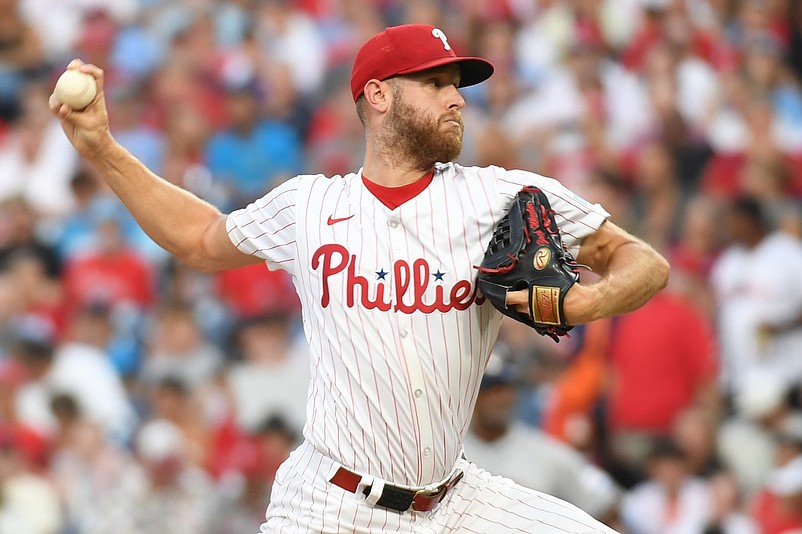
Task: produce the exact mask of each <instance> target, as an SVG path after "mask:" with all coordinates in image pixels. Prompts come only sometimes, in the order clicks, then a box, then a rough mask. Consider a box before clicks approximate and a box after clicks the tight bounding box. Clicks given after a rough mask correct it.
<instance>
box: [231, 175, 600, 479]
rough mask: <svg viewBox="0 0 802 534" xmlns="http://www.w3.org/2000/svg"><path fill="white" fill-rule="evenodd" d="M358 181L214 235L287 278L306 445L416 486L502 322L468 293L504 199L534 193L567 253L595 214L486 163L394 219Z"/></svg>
mask: <svg viewBox="0 0 802 534" xmlns="http://www.w3.org/2000/svg"><path fill="white" fill-rule="evenodd" d="M360 177H361V172H360V173H356V174H350V175H347V176H345V177H340V176H337V177H334V178H326V177H325V176H321V175H317V176H299V177H296V178H293V179H291V180H289V181H287V182H286V183H284V184H282V185H281V186H279V187H278V188H276V189H275V190H274V191H272V192H271V193H269V194H268V195H267V196H265V197H264V198H262V199H260V200H259V201H257V202H255V203H253V204H251V205H250V206H248V207H247V208H245V209H243V210H239V211H236V212H234V213H232V214H231V215H230V216H229V217H228V220H227V229H228V232H229V236H230V238H231V240H232V242H233V243H235V244H236V245H237V246H238V248H239V249H240V250H242V251H243V252H245V253H248V254H253V255H256V256H258V257H260V258H263V259H264V260H266V262H267V264H268V266H270V267H271V268H282V269H286V270H287V271H288V272H289V273H290V274H292V276H293V280H294V283H295V285H296V288H297V290H298V294H299V295H300V298H301V301H302V303H303V311H302V313H303V322H304V330H305V333H306V336H307V339H308V341H309V345H310V354H311V371H312V381H311V385H310V389H309V404H308V409H307V425H306V427H305V429H304V436H305V438H306V439H307V440H308V441H309V442H310V443H311V444H313V445H314V446H315V447H316V448H317V449H318V450H319V451H321V452H322V453H323V454H325V455H326V456H327V457H328V458H331V459H333V460H335V461H337V462H339V463H341V464H343V465H345V466H347V467H348V468H350V469H352V470H355V471H359V472H363V473H369V474H371V475H374V476H378V477H381V478H383V479H385V480H389V481H392V482H393V483H395V484H401V485H407V486H413V487H419V486H423V485H427V484H429V483H431V482H432V481H436V480H440V479H442V478H444V476H445V475H446V474H447V473H448V472H449V471H450V470H451V468H452V467H453V466H454V464H455V462H456V461H457V459H458V458H459V455H460V451H461V445H460V441H461V438H462V435H463V433H464V432H465V430H466V428H467V426H468V424H469V422H470V417H471V413H472V411H473V406H474V402H475V400H476V394H477V391H478V386H479V381H480V379H481V376H482V372H483V370H484V366H485V364H486V361H487V357H488V355H489V352H490V349H491V347H492V345H493V343H494V342H495V339H496V336H497V334H498V328H499V325H500V322H501V317H502V315H501V314H500V313H498V312H497V311H496V310H495V309H493V307H492V306H491V305H490V304H489V303H485V302H484V299H483V298H482V297H481V295H479V296H477V295H476V290H475V287H476V286H475V278H476V270H475V269H474V267H473V266H474V265H478V264H479V263H480V262H481V260H482V257H483V255H484V250H485V246H486V243H487V242H488V240H489V239H490V236H491V235H492V232H493V229H494V227H495V225H496V223H497V221H498V220H499V219H500V218H501V217H502V216H503V215H504V213H506V210H507V209H508V207H509V205H510V201H511V200H512V197H513V196H514V195H515V194H516V193H517V192H518V191H519V190H520V189H521V187H522V186H524V185H536V186H538V187H540V188H541V189H543V190H544V191H545V192H546V194H547V195H548V196H549V200H550V201H551V202H552V207H553V208H554V209H555V210H556V211H557V213H558V217H557V221H558V224H559V225H560V228H561V230H562V231H563V233H564V237H565V241H566V244H567V245H568V246H569V248H570V249H572V252H573V253H575V254H576V252H577V251H578V248H579V243H580V241H581V239H582V238H583V237H584V236H586V235H588V234H589V233H591V232H592V231H593V230H594V229H595V228H597V227H598V226H599V225H600V224H601V222H602V221H603V220H604V218H605V217H606V216H607V213H606V212H605V211H604V210H602V209H601V208H600V207H598V206H595V205H591V204H589V203H587V202H585V201H583V200H582V199H579V198H578V197H576V196H575V195H574V194H573V193H571V192H570V191H568V190H567V189H565V188H564V187H562V185H560V184H559V183H558V182H556V181H555V180H551V179H549V178H545V177H542V176H539V175H536V174H532V173H529V172H525V171H507V170H505V169H501V168H498V167H487V168H474V167H472V168H466V167H461V166H459V165H456V164H442V165H438V166H437V169H436V172H435V174H434V178H433V180H432V183H431V184H430V185H429V186H428V187H427V188H426V189H425V190H424V191H422V192H421V193H420V194H418V195H417V196H416V197H415V198H413V199H410V200H408V201H407V202H405V203H404V204H402V205H401V206H399V207H398V208H396V209H395V210H390V209H388V208H387V207H386V206H384V205H383V204H381V202H379V201H378V200H377V199H376V198H375V197H374V196H373V195H372V194H371V193H370V192H368V191H367V189H366V188H365V187H364V185H363V183H362V180H361V178H360ZM351 216H353V217H351ZM330 217H333V218H334V222H333V224H329V222H330V220H329V218H330Z"/></svg>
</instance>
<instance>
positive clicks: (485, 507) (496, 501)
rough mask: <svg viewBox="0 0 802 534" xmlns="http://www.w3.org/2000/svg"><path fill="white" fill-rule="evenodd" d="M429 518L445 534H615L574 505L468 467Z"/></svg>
mask: <svg viewBox="0 0 802 534" xmlns="http://www.w3.org/2000/svg"><path fill="white" fill-rule="evenodd" d="M431 520H432V521H433V522H434V523H436V524H437V525H439V530H436V532H438V534H446V533H449V534H450V533H456V532H460V533H477V534H478V533H481V534H491V533H492V534H505V533H516V534H518V533H530V532H532V533H537V534H558V533H559V534H571V533H576V534H590V533H599V534H617V533H616V531H615V530H613V529H611V528H610V527H608V526H606V525H604V524H603V523H601V522H599V521H598V520H596V519H594V518H593V517H591V516H590V515H589V514H587V513H586V512H584V511H582V510H580V509H579V508H577V507H576V506H574V505H572V504H570V503H567V502H565V501H563V500H561V499H557V498H556V497H552V496H551V495H547V494H545V493H541V492H539V491H535V490H531V489H529V488H525V487H523V486H521V485H519V484H516V483H515V482H513V481H512V480H510V479H508V478H503V477H499V476H494V475H491V474H490V473H488V472H487V471H485V470H483V469H480V468H478V467H476V466H475V465H473V464H469V466H468V468H467V470H466V472H465V477H464V478H463V479H462V480H461V481H460V482H459V484H457V485H456V486H455V487H454V491H452V492H451V493H450V494H449V495H447V496H446V499H444V500H443V502H442V503H441V506H440V507H438V508H437V509H436V510H435V511H433V512H432V517H431Z"/></svg>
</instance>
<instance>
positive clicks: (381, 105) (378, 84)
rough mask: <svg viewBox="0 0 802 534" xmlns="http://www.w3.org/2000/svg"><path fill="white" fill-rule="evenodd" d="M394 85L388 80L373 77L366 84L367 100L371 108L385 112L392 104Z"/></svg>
mask: <svg viewBox="0 0 802 534" xmlns="http://www.w3.org/2000/svg"><path fill="white" fill-rule="evenodd" d="M391 98H392V87H391V86H390V84H389V83H387V82H382V81H380V80H376V79H372V80H368V83H366V84H365V100H366V102H367V104H368V106H370V107H371V108H373V109H374V110H376V111H377V112H379V113H384V112H386V111H387V109H388V108H389V106H390V100H391Z"/></svg>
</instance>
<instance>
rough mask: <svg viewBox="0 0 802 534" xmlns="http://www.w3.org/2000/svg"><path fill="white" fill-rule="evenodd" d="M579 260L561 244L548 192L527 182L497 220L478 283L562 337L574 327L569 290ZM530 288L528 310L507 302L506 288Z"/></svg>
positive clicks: (501, 304) (542, 329)
mask: <svg viewBox="0 0 802 534" xmlns="http://www.w3.org/2000/svg"><path fill="white" fill-rule="evenodd" d="M578 267H579V265H578V264H577V263H576V261H575V260H574V258H573V256H571V254H570V253H569V252H568V250H567V249H566V248H565V246H564V245H563V242H562V239H561V237H560V230H559V228H558V227H557V222H556V221H555V220H554V210H552V209H551V206H550V205H549V201H548V198H546V195H545V194H544V193H543V191H541V190H540V189H538V188H535V187H525V188H524V189H523V190H521V191H520V192H519V193H518V194H517V195H516V196H515V198H514V199H513V203H512V207H511V208H510V211H509V212H508V213H507V215H505V216H504V218H503V219H502V220H501V221H499V224H498V226H497V227H496V230H495V232H494V233H493V237H492V239H491V240H490V243H489V245H488V247H487V251H486V252H485V257H484V260H483V261H482V265H481V266H479V267H477V268H478V269H479V287H480V288H481V290H482V293H483V294H484V295H485V297H487V299H488V300H489V301H490V303H491V304H493V306H495V307H496V308H497V309H498V310H499V311H501V312H502V313H503V314H505V315H508V316H509V317H512V318H513V319H515V320H517V321H520V322H522V323H525V324H527V325H529V326H531V327H532V328H534V329H535V330H537V332H538V333H539V334H541V335H544V336H549V337H551V338H552V339H554V340H555V341H559V338H560V336H564V335H566V334H567V333H568V331H569V330H571V328H572V326H571V325H569V324H568V323H567V322H566V321H565V315H564V313H563V301H564V300H565V294H566V293H567V292H568V290H569V289H571V287H572V286H573V285H574V284H575V283H576V282H577V281H578V280H579V270H578ZM522 289H526V290H528V292H529V313H528V314H525V313H520V312H518V311H517V310H515V309H514V308H512V307H508V306H507V292H508V291H517V290H522Z"/></svg>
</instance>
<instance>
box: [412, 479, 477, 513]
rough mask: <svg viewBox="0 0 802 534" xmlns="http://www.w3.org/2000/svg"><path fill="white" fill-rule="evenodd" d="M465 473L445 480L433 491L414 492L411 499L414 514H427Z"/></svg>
mask: <svg viewBox="0 0 802 534" xmlns="http://www.w3.org/2000/svg"><path fill="white" fill-rule="evenodd" d="M464 474H465V473H464V472H462V471H460V472H458V473H457V474H456V475H455V476H454V477H453V478H451V479H450V480H447V481H446V482H444V483H443V484H441V485H440V486H438V487H437V488H434V489H421V490H418V491H416V492H415V495H413V497H412V509H413V510H415V511H416V512H428V511H429V510H431V509H433V508H434V507H435V506H437V505H438V504H439V503H440V501H442V500H443V497H445V496H446V493H447V492H448V490H449V489H451V488H452V487H453V486H454V484H456V483H457V482H459V481H460V479H461V478H462V476H463V475H464Z"/></svg>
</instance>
